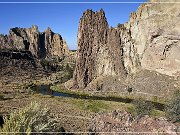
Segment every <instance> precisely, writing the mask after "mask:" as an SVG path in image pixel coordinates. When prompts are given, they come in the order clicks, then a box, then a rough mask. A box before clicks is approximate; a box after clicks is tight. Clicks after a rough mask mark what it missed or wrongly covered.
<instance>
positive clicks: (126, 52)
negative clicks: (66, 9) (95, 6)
mask: <svg viewBox="0 0 180 135" xmlns="http://www.w3.org/2000/svg"><path fill="white" fill-rule="evenodd" d="M150 2H156V3H145V4H141V5H140V7H139V8H138V10H137V11H136V12H133V13H131V15H130V19H129V21H128V22H127V23H125V24H118V25H117V27H114V28H113V27H110V28H109V26H108V22H107V19H106V17H105V13H104V11H103V10H100V11H99V12H94V11H92V10H87V11H85V12H84V14H83V16H82V18H81V19H80V23H79V29H78V50H77V62H76V69H75V72H74V77H73V81H74V87H76V88H80V89H84V88H86V89H87V90H89V89H94V88H89V86H90V87H92V86H95V87H96V86H97V85H96V84H98V82H104V87H102V90H109V89H112V87H114V86H117V87H116V88H115V87H114V88H113V89H116V90H117V91H123V90H124V89H121V88H122V87H119V85H118V84H120V83H121V84H123V85H124V84H125V85H126V86H127V87H133V88H135V89H136V90H137V91H141V92H148V91H149V90H147V89H146V86H145V87H144V88H142V87H136V86H137V85H140V84H139V83H141V82H140V80H143V78H144V77H143V76H146V78H147V79H146V80H143V84H144V83H146V84H152V85H151V86H153V87H154V86H156V83H155V82H158V87H156V88H155V87H154V88H155V89H156V90H159V89H160V90H159V91H161V92H160V93H161V94H163V93H165V92H164V91H171V90H172V89H174V86H175V82H172V81H168V80H169V79H166V78H170V80H171V79H172V78H174V80H176V81H177V80H178V77H179V71H180V68H179V64H180V63H179V61H180V59H179V58H180V57H179V51H180V38H179V37H180V30H179V29H180V5H179V4H177V3H170V4H169V3H157V2H162V1H160V0H155V1H150ZM170 2H173V0H171V1H170ZM139 71H141V72H139ZM159 73H160V74H159ZM154 75H155V76H156V77H155V76H154ZM140 76H141V77H140ZM161 76H162V77H161ZM163 76H164V77H163ZM139 77H140V78H139ZM159 77H160V80H161V81H159ZM102 78H104V80H103V79H102ZM106 78H109V79H110V80H111V81H110V82H108V81H107V80H108V79H106ZM113 78H116V79H115V80H116V81H115V82H116V84H117V83H118V84H117V85H114V84H113V86H112V87H110V88H107V87H108V86H111V84H112V83H111V82H112V80H113ZM153 78H154V79H153ZM161 78H165V79H161ZM117 80H118V81H117ZM148 80H149V81H148ZM150 80H151V81H150ZM172 80H173V79H172ZM145 81H146V82H145ZM113 82H114V81H113ZM164 82H165V83H167V84H168V83H171V84H172V85H171V86H172V87H171V88H170V89H169V88H168V87H169V86H170V85H168V87H163V86H164ZM105 85H108V86H107V87H105ZM154 88H153V89H154ZM161 88H162V89H161ZM94 90H97V89H96V88H95V89H94ZM149 92H150V91H149ZM153 93H154V92H153Z"/></svg>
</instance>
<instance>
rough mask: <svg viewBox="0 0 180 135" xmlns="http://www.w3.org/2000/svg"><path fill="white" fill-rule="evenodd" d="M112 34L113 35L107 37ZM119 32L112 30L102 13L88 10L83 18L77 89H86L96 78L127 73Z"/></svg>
mask: <svg viewBox="0 0 180 135" xmlns="http://www.w3.org/2000/svg"><path fill="white" fill-rule="evenodd" d="M108 33H110V34H108ZM120 42H121V41H120V33H119V31H116V30H115V29H110V30H109V27H108V23H107V20H106V17H105V13H104V11H103V10H100V11H99V12H93V11H92V10H87V11H86V12H84V14H83V16H82V18H81V19H80V25H79V29H78V52H77V61H76V70H75V72H74V80H75V86H76V87H78V88H85V87H86V86H87V84H89V83H90V82H91V81H92V80H93V79H95V78H96V77H97V76H101V75H102V76H108V75H122V76H124V75H125V74H126V71H125V70H124V65H123V59H122V56H123V47H122V46H121V44H120Z"/></svg>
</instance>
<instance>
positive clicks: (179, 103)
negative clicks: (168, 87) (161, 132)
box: [165, 90, 180, 122]
mask: <svg viewBox="0 0 180 135" xmlns="http://www.w3.org/2000/svg"><path fill="white" fill-rule="evenodd" d="M165 112H166V116H167V118H168V119H169V120H170V121H172V122H180V90H177V91H175V92H174V94H173V96H172V98H171V99H170V100H168V102H167V105H166V107H165Z"/></svg>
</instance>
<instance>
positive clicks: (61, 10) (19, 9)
mask: <svg viewBox="0 0 180 135" xmlns="http://www.w3.org/2000/svg"><path fill="white" fill-rule="evenodd" d="M2 1H3V0H1V1H0V2H2ZM4 1H5V0H4ZM7 1H9V2H12V1H15V0H6V1H5V2H7ZM16 1H17V0H16ZM18 1H19V2H20V1H23V2H27V1H31V2H33V1H35V2H37V1H36V0H18ZM38 1H39V2H42V1H48V0H38ZM49 1H50V0H49ZM53 1H58V0H53ZM64 1H65V0H64ZM68 1H69V2H71V1H78V2H87V1H90V2H93V1H96V2H97V1H101V2H103V1H108V0H68ZM113 1H114V2H116V1H120V2H122V1H123V0H113ZM124 1H126V2H136V1H138V2H142V1H145V0H141V1H140V0H129V1H127V0H124ZM61 2H62V1H61ZM139 5H140V3H131V4H129V3H126V4H122V3H121V4H57V3H56V4H42V3H41V4H22V3H21V4H2V3H0V13H1V19H0V33H4V34H7V33H8V31H9V29H10V28H12V27H23V28H26V27H31V26H32V25H34V24H35V25H38V27H39V30H40V31H41V32H43V31H44V30H45V29H46V28H47V27H50V28H51V29H52V31H54V32H55V33H59V34H61V35H62V37H63V38H64V39H66V41H67V43H68V45H69V48H70V49H76V48H77V44H76V37H77V30H78V23H79V19H80V17H81V16H82V14H83V12H84V11H85V10H86V9H93V10H94V11H97V10H100V9H101V8H102V9H103V10H104V11H105V13H106V17H107V20H108V23H109V26H116V25H117V24H118V23H124V22H127V21H128V20H129V15H130V13H131V12H133V11H136V10H137V8H138V7H139Z"/></svg>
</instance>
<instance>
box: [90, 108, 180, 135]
mask: <svg viewBox="0 0 180 135" xmlns="http://www.w3.org/2000/svg"><path fill="white" fill-rule="evenodd" d="M179 130H180V128H179V125H178V124H173V123H170V122H168V121H167V120H166V119H165V118H152V117H149V116H147V115H146V116H144V117H142V118H140V119H135V118H134V117H133V116H132V115H131V114H130V113H128V112H126V111H117V110H116V111H113V112H112V113H104V114H97V115H96V117H94V119H93V120H92V123H91V125H90V131H91V132H97V134H99V135H103V134H104V133H106V132H107V134H108V133H112V132H115V133H117V134H121V135H125V134H129V135H134V134H146V135H155V134H166V135H177V134H178V132H179Z"/></svg>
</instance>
